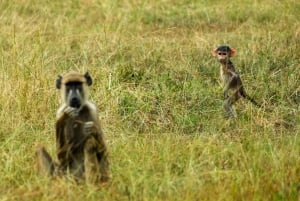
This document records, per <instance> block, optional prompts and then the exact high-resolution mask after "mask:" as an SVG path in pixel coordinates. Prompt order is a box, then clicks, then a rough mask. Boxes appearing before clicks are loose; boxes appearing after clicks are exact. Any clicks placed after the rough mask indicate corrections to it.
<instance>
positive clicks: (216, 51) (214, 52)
mask: <svg viewBox="0 0 300 201" xmlns="http://www.w3.org/2000/svg"><path fill="white" fill-rule="evenodd" d="M217 54H218V49H217V48H216V49H214V51H213V55H214V56H217Z"/></svg>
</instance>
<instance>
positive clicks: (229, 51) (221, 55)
mask: <svg viewBox="0 0 300 201" xmlns="http://www.w3.org/2000/svg"><path fill="white" fill-rule="evenodd" d="M235 52H236V51H235V49H234V48H230V47H229V46H227V45H221V46H219V47H218V48H216V49H215V50H214V56H216V57H217V58H218V61H219V62H221V63H226V62H227V61H229V58H230V57H233V56H234V55H235Z"/></svg>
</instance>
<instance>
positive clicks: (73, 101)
mask: <svg viewBox="0 0 300 201" xmlns="http://www.w3.org/2000/svg"><path fill="white" fill-rule="evenodd" d="M80 105H81V103H80V100H79V99H78V98H77V97H73V98H72V99H71V101H70V106H71V107H74V108H77V109H78V108H80Z"/></svg>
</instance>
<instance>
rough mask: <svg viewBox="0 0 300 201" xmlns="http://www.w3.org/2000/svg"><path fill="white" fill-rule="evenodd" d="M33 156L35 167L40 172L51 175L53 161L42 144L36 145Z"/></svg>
mask: <svg viewBox="0 0 300 201" xmlns="http://www.w3.org/2000/svg"><path fill="white" fill-rule="evenodd" d="M35 156H36V162H37V169H38V171H39V172H40V174H43V175H47V176H52V175H53V172H54V163H53V160H52V158H51V156H50V155H49V153H48V152H47V151H46V149H45V148H44V147H43V146H41V145H38V146H37V148H36V151H35Z"/></svg>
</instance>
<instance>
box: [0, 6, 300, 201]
mask: <svg viewBox="0 0 300 201" xmlns="http://www.w3.org/2000/svg"><path fill="white" fill-rule="evenodd" d="M299 13H300V3H298V2H297V1H294V0H285V1H275V2H274V1H271V0H263V1H260V2H256V1H242V0H237V1H230V2H227V1H204V0H203V1H198V0H192V1H170V0H164V1H163V0H160V1H138V0H132V1H109V0H103V1H98V0H78V1H71V0H65V1H37V0H31V1H4V2H1V4H0V27H1V30H0V36H1V37H0V52H1V54H0V55H1V57H0V58H1V60H0V61H1V62H0V80H1V86H2V96H1V97H0V111H1V114H2V115H1V117H0V121H1V123H2V124H1V127H0V153H1V158H0V164H1V165H0V200H1V201H2V200H3V201H4V200H151V201H152V200H300V197H299V191H300V183H299V182H300V176H299V175H300V166H299V164H300V157H299V156H300V137H299V127H300V126H299V122H300V112H299V111H300V107H299V104H300V88H299V86H300V81H299V77H300V73H299V68H300V66H299V63H300V55H299V52H300V47H299V44H300V40H299V38H300V28H299V27H300V22H299V19H300V15H299ZM219 44H229V45H231V46H233V47H235V48H236V49H237V51H238V52H237V56H236V57H235V58H233V62H234V63H235V65H236V67H237V69H238V70H239V72H240V73H241V76H242V78H243V79H244V82H245V83H246V89H247V90H248V92H249V94H250V95H253V96H254V97H255V98H256V99H257V100H258V101H259V102H261V103H262V104H263V105H264V108H262V109H257V108H255V107H253V106H252V105H251V104H250V103H248V102H245V101H244V102H243V101H241V102H239V103H238V104H237V110H238V115H239V119H237V120H226V119H224V117H223V113H222V107H221V106H222V92H221V91H222V89H221V88H220V85H219V77H218V76H219V75H218V72H219V69H218V64H217V63H216V61H215V59H214V58H213V57H212V50H213V48H215V47H216V46H217V45H219ZM69 69H75V70H78V71H81V72H84V71H87V70H88V71H89V72H90V73H91V75H92V76H93V78H94V79H95V85H93V86H92V88H91V99H92V100H93V101H94V102H96V104H97V105H98V109H99V111H100V118H101V120H102V124H103V128H104V131H105V134H106V138H107V141H108V145H109V148H110V155H111V164H112V167H111V172H112V181H111V182H110V183H109V184H107V185H104V186H100V187H88V186H86V185H84V184H80V185H78V184H74V183H72V182H70V181H66V180H49V179H47V178H43V177H40V176H38V175H37V173H36V171H35V170H34V154H33V150H34V145H35V144H36V143H38V142H41V143H43V144H44V145H45V146H47V148H48V149H50V152H51V154H52V155H54V154H55V144H54V142H55V139H54V117H55V111H56V109H57V108H58V105H59V92H57V91H56V89H55V87H54V81H55V78H56V76H57V75H58V74H61V73H63V72H65V71H67V70H69Z"/></svg>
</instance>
